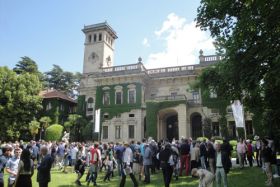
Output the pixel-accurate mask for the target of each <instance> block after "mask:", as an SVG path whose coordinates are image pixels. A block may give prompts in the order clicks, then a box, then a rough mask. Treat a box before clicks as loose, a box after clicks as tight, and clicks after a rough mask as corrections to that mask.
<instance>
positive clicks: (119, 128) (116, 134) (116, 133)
mask: <svg viewBox="0 0 280 187" xmlns="http://www.w3.org/2000/svg"><path fill="white" fill-rule="evenodd" d="M115 138H116V139H120V138H121V126H116V127H115Z"/></svg>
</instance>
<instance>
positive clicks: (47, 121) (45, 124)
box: [39, 116, 52, 129]
mask: <svg viewBox="0 0 280 187" xmlns="http://www.w3.org/2000/svg"><path fill="white" fill-rule="evenodd" d="M39 121H40V123H41V124H42V127H43V128H44V129H46V128H48V127H49V125H50V123H51V122H52V120H51V118H50V117H48V116H43V117H41V118H40V120H39Z"/></svg>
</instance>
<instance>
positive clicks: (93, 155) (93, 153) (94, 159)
mask: <svg viewBox="0 0 280 187" xmlns="http://www.w3.org/2000/svg"><path fill="white" fill-rule="evenodd" d="M90 153H91V160H90V163H92V164H96V163H98V160H99V154H98V152H97V149H94V148H92V149H91V150H90Z"/></svg>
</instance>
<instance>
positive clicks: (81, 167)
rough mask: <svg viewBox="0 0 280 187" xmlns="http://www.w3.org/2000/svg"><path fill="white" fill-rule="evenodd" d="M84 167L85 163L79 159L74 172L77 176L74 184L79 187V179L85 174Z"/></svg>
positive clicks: (83, 159) (82, 159)
mask: <svg viewBox="0 0 280 187" xmlns="http://www.w3.org/2000/svg"><path fill="white" fill-rule="evenodd" d="M85 166H86V161H85V158H79V159H78V161H77V162H76V164H75V172H76V173H77V174H78V177H77V180H76V181H75V183H76V184H77V185H79V186H81V185H82V184H81V182H80V179H81V178H82V176H83V175H84V173H85Z"/></svg>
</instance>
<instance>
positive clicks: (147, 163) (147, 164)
mask: <svg viewBox="0 0 280 187" xmlns="http://www.w3.org/2000/svg"><path fill="white" fill-rule="evenodd" d="M143 165H144V174H145V180H144V183H146V184H149V183H150V182H151V180H150V168H151V166H152V150H151V144H146V145H145V151H144V157H143Z"/></svg>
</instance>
